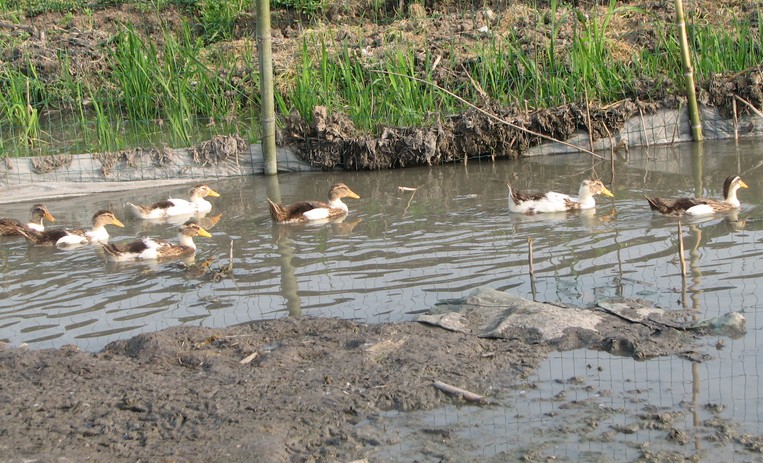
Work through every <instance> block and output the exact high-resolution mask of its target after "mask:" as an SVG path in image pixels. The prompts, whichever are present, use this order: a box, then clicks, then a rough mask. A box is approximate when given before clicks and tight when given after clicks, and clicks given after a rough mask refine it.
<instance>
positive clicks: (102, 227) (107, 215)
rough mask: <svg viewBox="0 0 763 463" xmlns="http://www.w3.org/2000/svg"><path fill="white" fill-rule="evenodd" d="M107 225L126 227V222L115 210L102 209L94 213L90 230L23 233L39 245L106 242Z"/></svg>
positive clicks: (107, 236) (51, 230) (107, 238)
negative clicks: (122, 220)
mask: <svg viewBox="0 0 763 463" xmlns="http://www.w3.org/2000/svg"><path fill="white" fill-rule="evenodd" d="M106 225H114V226H117V227H124V224H123V223H122V222H120V221H119V219H117V218H116V216H115V215H114V213H113V212H111V211H107V210H100V211H98V212H96V213H95V214H94V215H93V228H91V229H90V230H83V229H66V228H52V229H51V228H49V229H46V230H43V231H41V232H38V231H35V230H24V231H23V232H22V234H23V235H24V237H25V238H26V239H27V241H29V243H30V244H34V245H37V246H77V245H84V244H95V243H106V242H108V241H109V232H108V231H107V230H106Z"/></svg>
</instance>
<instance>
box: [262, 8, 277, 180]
mask: <svg viewBox="0 0 763 463" xmlns="http://www.w3.org/2000/svg"><path fill="white" fill-rule="evenodd" d="M257 44H258V47H259V60H260V99H261V103H260V109H261V117H262V155H263V157H264V161H265V168H264V171H265V172H264V173H265V175H273V174H277V173H278V164H277V162H276V116H275V97H274V91H273V50H272V36H271V34H270V0H257Z"/></svg>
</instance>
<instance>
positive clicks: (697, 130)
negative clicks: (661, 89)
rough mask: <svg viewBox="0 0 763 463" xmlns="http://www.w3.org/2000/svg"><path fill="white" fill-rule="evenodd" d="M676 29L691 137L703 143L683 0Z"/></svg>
mask: <svg viewBox="0 0 763 463" xmlns="http://www.w3.org/2000/svg"><path fill="white" fill-rule="evenodd" d="M676 27H677V28H678V38H679V40H680V41H681V61H682V62H683V66H684V77H685V79H686V98H687V99H688V100H689V123H690V125H691V136H692V138H693V139H694V141H702V121H701V120H700V118H699V107H698V106H697V91H696V89H695V88H694V69H693V68H692V65H691V55H690V54H689V39H688V37H687V35H686V22H685V21H684V5H683V1H682V0H676Z"/></svg>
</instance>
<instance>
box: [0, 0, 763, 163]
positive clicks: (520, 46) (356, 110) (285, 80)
mask: <svg viewBox="0 0 763 463" xmlns="http://www.w3.org/2000/svg"><path fill="white" fill-rule="evenodd" d="M333 1H335V0H272V1H271V4H272V8H273V17H274V21H273V26H274V28H276V29H278V28H279V27H281V28H284V29H285V30H286V29H288V30H289V31H290V32H289V35H290V36H289V41H291V42H292V43H295V44H296V45H294V46H293V51H292V53H291V54H290V58H291V59H286V58H285V57H284V56H286V55H284V56H278V55H276V71H277V75H276V82H277V91H276V108H277V111H278V113H279V114H278V117H279V118H281V119H282V120H283V119H284V118H286V117H288V116H289V114H292V113H293V112H296V113H298V114H299V115H300V116H301V117H302V118H303V119H306V120H309V119H310V118H311V117H312V111H313V108H314V107H315V106H317V105H322V106H326V107H328V108H329V111H342V112H344V113H346V114H347V115H348V116H349V117H350V119H351V120H352V121H353V122H354V123H355V125H356V126H357V127H358V128H361V129H363V130H366V131H369V132H373V131H375V130H376V129H377V128H378V127H380V126H384V125H387V126H389V125H392V126H415V125H421V124H427V123H430V122H432V121H433V120H434V119H435V118H438V117H443V116H446V115H448V114H453V113H457V112H460V111H463V109H464V106H463V103H462V102H460V101H458V100H456V99H454V98H452V97H451V96H449V95H447V94H445V93H443V92H440V91H439V90H438V89H437V86H440V87H443V88H446V89H448V90H449V91H451V92H453V93H455V94H457V95H459V96H461V97H462V98H464V99H465V100H467V101H470V102H473V103H474V104H476V105H480V106H484V105H486V104H491V105H500V106H508V107H516V108H518V109H520V110H524V109H527V108H548V107H553V106H557V105H560V104H564V103H569V102H581V101H593V102H598V103H599V104H608V103H611V102H615V101H619V100H622V99H625V98H640V99H661V98H663V97H665V96H667V95H672V94H680V93H682V90H681V88H680V87H681V85H682V82H683V77H682V74H683V70H682V68H681V64H680V63H681V58H680V51H679V45H678V42H677V40H676V37H675V35H676V34H675V33H674V25H673V24H672V22H671V20H670V15H667V19H666V15H665V11H664V10H663V11H647V10H646V9H645V8H646V6H645V7H640V6H639V3H638V2H627V3H626V2H617V1H615V0H612V1H610V2H608V3H607V2H604V3H600V4H594V5H589V4H587V5H586V6H584V5H583V4H582V3H581V4H580V6H578V7H575V6H573V5H572V4H570V3H567V2H558V1H555V0H552V1H551V2H550V3H545V2H544V3H540V2H539V3H538V4H531V3H528V4H525V5H524V8H522V9H521V10H518V9H516V7H514V8H515V9H513V10H511V11H509V8H510V7H508V6H504V7H503V8H504V9H501V7H498V6H497V7H495V9H494V10H491V9H489V8H479V9H474V8H472V4H471V3H470V2H469V3H466V2H459V1H456V2H455V3H450V4H444V3H443V4H442V5H441V6H442V7H443V8H441V9H440V10H436V9H434V10H433V11H429V12H426V11H425V10H424V9H423V7H422V6H421V5H420V4H417V3H411V4H406V6H405V7H403V8H401V9H395V8H392V7H390V6H389V5H388V4H386V3H385V2H383V1H381V0H371V3H370V4H368V5H365V7H364V6H363V5H360V6H357V5H356V6H355V7H356V9H354V10H353V9H351V8H352V7H351V6H348V4H347V3H345V2H338V0H336V2H335V4H332V2H333ZM699 3H702V2H699ZM394 5H395V7H399V6H400V5H402V3H398V2H394ZM436 6H437V5H435V7H436ZM747 7H748V8H759V6H757V5H756V4H754V3H751V4H749V5H747ZM115 8H121V9H122V11H129V12H132V13H133V15H132V16H129V15H127V16H125V18H127V19H129V18H132V19H134V21H132V22H130V21H124V22H119V23H118V24H117V25H116V26H113V25H112V26H111V29H110V30H109V31H108V33H107V34H106V35H105V36H100V35H95V36H93V37H96V38H99V39H100V40H92V47H93V56H96V57H98V60H100V61H99V67H94V68H91V69H92V70H93V72H84V73H83V72H81V70H80V69H79V68H77V69H74V67H73V61H74V59H75V57H74V56H73V54H72V52H71V51H70V50H69V49H67V48H63V47H60V46H57V47H56V48H55V50H54V54H53V59H54V60H57V63H56V66H53V68H54V69H56V70H57V71H56V72H49V71H48V70H47V67H50V66H49V65H48V64H46V63H44V62H43V60H42V59H41V57H40V55H39V53H40V48H41V47H45V46H46V45H47V46H50V45H49V44H51V43H56V42H55V39H56V37H58V36H66V35H67V34H71V33H72V31H77V32H79V31H81V30H83V29H86V28H87V27H88V26H89V27H90V28H91V30H102V25H101V24H99V23H98V21H99V20H100V18H101V17H99V14H98V13H99V12H100V11H103V10H107V9H115ZM254 8H255V5H254V0H216V1H208V0H123V1H119V0H96V1H95V2H93V1H85V0H58V1H43V0H18V1H12V0H0V23H1V24H4V26H0V27H4V28H5V29H7V30H11V31H12V32H13V33H10V34H0V64H2V66H0V153H5V154H7V155H28V154H35V153H40V152H51V149H52V148H53V147H54V146H62V145H63V146H65V147H66V152H76V151H115V150H118V149H123V148H128V147H133V146H144V145H145V144H146V143H149V144H169V145H171V146H187V145H189V144H191V143H194V142H197V141H199V140H200V139H206V138H209V137H211V136H213V135H216V134H228V133H234V132H238V133H241V134H243V135H245V136H248V137H249V139H250V140H252V141H256V140H257V138H258V129H259V94H258V92H259V75H258V66H257V62H258V56H257V48H256V43H255V42H254V37H255V35H256V34H255V31H254V29H255V19H254V18H255V16H256V15H255V14H254ZM454 8H456V9H460V10H461V11H460V12H459V13H458V14H453V15H452V16H448V14H449V13H454V11H453V10H454ZM448 9H450V12H449V13H446V10H448ZM358 11H362V12H363V13H362V14H359V13H358ZM145 16H152V17H153V18H154V19H155V22H156V24H158V28H153V29H156V30H149V29H152V28H149V27H147V26H146V25H145V24H143V23H142V22H141V21H140V19H141V18H142V17H145ZM729 16H730V17H735V16H738V18H737V19H736V20H732V21H730V22H728V23H726V24H724V25H723V26H722V27H721V26H719V24H717V23H713V21H709V20H708V19H707V17H703V16H702V15H697V14H694V15H692V14H689V24H688V31H689V37H690V41H691V47H692V50H693V59H694V64H695V72H696V76H697V81H698V83H700V84H701V83H702V82H703V81H704V80H706V79H708V78H709V77H710V76H711V75H713V74H716V73H734V72H737V71H741V70H744V69H747V68H750V67H753V66H757V65H758V64H760V63H761V61H763V42H761V40H762V39H761V35H760V32H759V30H758V29H757V19H756V18H758V17H759V16H760V11H759V10H756V11H752V12H749V11H748V12H747V13H746V14H739V15H735V14H731V15H729ZM339 17H341V18H344V19H342V21H344V22H345V23H346V22H348V21H347V20H346V18H348V17H352V21H351V23H352V25H351V26H346V25H344V26H340V25H339V24H338V22H336V21H335V22H333V23H332V22H331V21H330V19H331V18H339ZM456 17H458V18H467V19H466V20H462V21H461V22H457V21H456V22H454V18H456ZM41 18H47V22H42V24H43V25H47V27H44V31H45V35H44V36H41V35H40V30H43V29H42V27H43V26H40V27H39V28H38V27H37V26H35V27H34V28H32V27H29V26H30V25H35V24H37V23H39V22H40V20H41ZM165 18H166V19H165ZM88 21H89V22H88ZM441 23H444V24H449V25H446V26H445V29H444V30H443V31H439V32H438V31H437V29H436V28H435V24H441ZM51 24H55V27H52V26H51ZM327 24H329V25H327ZM638 24H640V29H639V28H638V27H637V26H635V25H638ZM14 26H18V28H16V29H14ZM449 28H450V29H449ZM294 29H299V30H300V32H299V34H295V33H294V32H293V31H294ZM454 29H455V31H454ZM369 32H370V33H371V34H370V35H369ZM83 37H88V38H92V37H91V36H82V35H79V36H78V38H79V40H83ZM284 40H285V39H284ZM30 44H33V45H34V46H30ZM44 58H45V59H48V60H50V55H46V56H45V57H44ZM91 59H93V58H91ZM98 60H96V61H98ZM279 60H282V61H283V63H282V64H280V65H279ZM44 66H47V67H46V70H45V73H43V72H42V71H43V67H44ZM414 77H415V78H416V79H414ZM64 139H65V140H64Z"/></svg>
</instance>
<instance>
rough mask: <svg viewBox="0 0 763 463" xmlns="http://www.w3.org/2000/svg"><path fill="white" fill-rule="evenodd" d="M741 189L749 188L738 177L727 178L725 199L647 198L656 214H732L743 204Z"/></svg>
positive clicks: (724, 183) (724, 188) (724, 184)
mask: <svg viewBox="0 0 763 463" xmlns="http://www.w3.org/2000/svg"><path fill="white" fill-rule="evenodd" d="M740 188H749V187H748V186H747V184H746V183H745V182H744V180H742V178H741V177H739V176H738V175H731V176H729V177H726V180H725V181H724V182H723V199H722V200H719V199H710V198H688V197H684V198H657V197H648V196H644V198H646V200H647V202H648V203H649V207H650V208H651V209H652V211H654V212H659V213H660V214H665V215H674V216H681V215H684V214H687V215H693V216H698V215H710V214H717V213H722V212H730V211H733V210H737V209H739V208H740V207H741V206H742V204H741V203H740V202H739V198H737V190H739V189H740Z"/></svg>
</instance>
